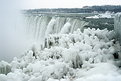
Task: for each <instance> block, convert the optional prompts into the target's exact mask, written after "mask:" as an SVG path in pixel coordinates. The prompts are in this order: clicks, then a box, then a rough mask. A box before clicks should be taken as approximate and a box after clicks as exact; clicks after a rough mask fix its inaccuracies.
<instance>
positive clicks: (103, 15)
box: [86, 11, 115, 19]
mask: <svg viewBox="0 0 121 81" xmlns="http://www.w3.org/2000/svg"><path fill="white" fill-rule="evenodd" d="M114 17H115V14H114V13H113V12H109V11H106V12H105V13H101V14H98V15H95V16H89V17H86V18H94V19H98V18H114Z"/></svg>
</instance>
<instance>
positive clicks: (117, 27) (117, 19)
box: [114, 13, 121, 44]
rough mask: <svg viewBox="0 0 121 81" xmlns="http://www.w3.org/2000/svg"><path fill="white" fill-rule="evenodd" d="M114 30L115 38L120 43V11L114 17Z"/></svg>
mask: <svg viewBox="0 0 121 81" xmlns="http://www.w3.org/2000/svg"><path fill="white" fill-rule="evenodd" d="M114 30H115V32H116V36H117V37H116V38H117V39H118V40H119V42H120V44H121V13H117V14H116V16H115V18H114Z"/></svg>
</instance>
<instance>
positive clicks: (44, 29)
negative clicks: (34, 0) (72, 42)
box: [25, 14, 88, 43]
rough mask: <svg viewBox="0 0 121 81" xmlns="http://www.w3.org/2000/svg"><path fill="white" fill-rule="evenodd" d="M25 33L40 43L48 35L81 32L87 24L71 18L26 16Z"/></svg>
mask: <svg viewBox="0 0 121 81" xmlns="http://www.w3.org/2000/svg"><path fill="white" fill-rule="evenodd" d="M25 24H26V33H27V34H28V35H29V37H30V38H32V39H34V40H35V41H39V43H41V42H42V41H43V40H44V38H46V37H47V36H48V35H49V34H55V33H57V34H58V33H63V34H68V33H73V31H75V30H77V29H78V28H79V29H80V30H83V27H84V26H85V25H87V24H88V23H87V22H85V21H83V20H81V19H77V18H73V17H71V18H70V17H61V16H60V17H56V16H48V15H46V14H45V15H39V16H38V15H26V16H25Z"/></svg>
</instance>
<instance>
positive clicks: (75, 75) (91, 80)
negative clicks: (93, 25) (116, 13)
mask: <svg viewBox="0 0 121 81" xmlns="http://www.w3.org/2000/svg"><path fill="white" fill-rule="evenodd" d="M52 22H53V23H54V21H52ZM68 26H69V24H68ZM51 27H53V25H52V24H51V25H50V27H48V28H51ZM64 28H66V27H64ZM63 32H64V31H63ZM113 34H114V31H109V30H107V29H104V30H100V29H97V30H96V29H90V28H88V29H84V31H83V32H82V31H81V30H80V29H78V30H77V31H74V32H73V33H69V34H67V33H58V34H49V35H48V36H47V37H46V38H45V45H44V47H43V48H42V49H37V48H36V46H33V47H32V48H31V49H30V50H28V51H26V53H25V54H24V55H22V56H21V57H20V58H14V59H13V61H12V62H11V63H9V64H7V65H10V67H11V71H10V72H8V73H7V74H6V75H5V74H0V81H121V70H120V67H121V60H120V59H121V55H120V45H119V43H118V41H115V39H114V38H115V36H114V35H113ZM35 56H36V57H35ZM3 64H4V63H3ZM0 67H1V66H0Z"/></svg>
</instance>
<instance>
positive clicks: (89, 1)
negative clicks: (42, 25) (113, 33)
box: [0, 0, 121, 9]
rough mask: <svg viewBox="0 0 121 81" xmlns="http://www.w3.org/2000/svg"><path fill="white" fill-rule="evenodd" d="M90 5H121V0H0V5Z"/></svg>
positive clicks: (70, 6)
mask: <svg viewBox="0 0 121 81" xmlns="http://www.w3.org/2000/svg"><path fill="white" fill-rule="evenodd" d="M90 5H121V0H0V7H4V8H5V6H6V7H7V6H9V7H11V8H12V7H13V8H18V7H21V8H27V9H28V8H80V7H82V6H90Z"/></svg>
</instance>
